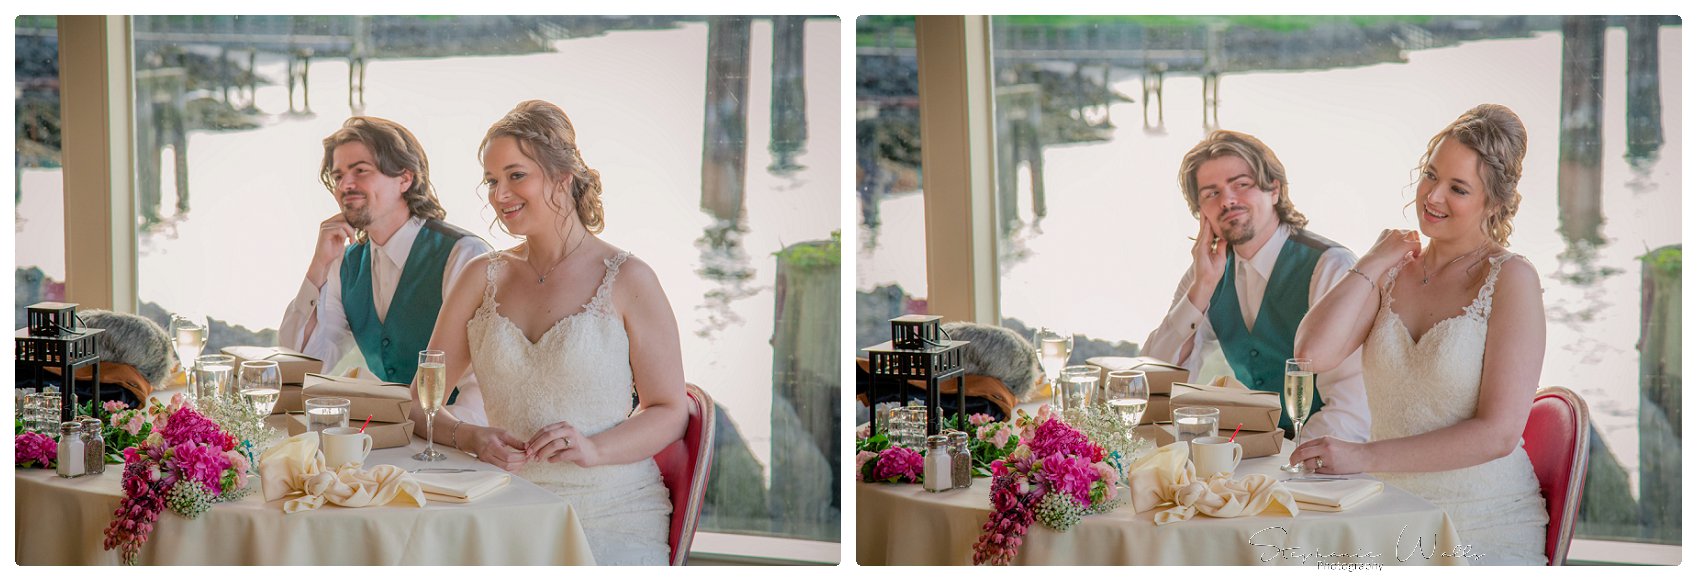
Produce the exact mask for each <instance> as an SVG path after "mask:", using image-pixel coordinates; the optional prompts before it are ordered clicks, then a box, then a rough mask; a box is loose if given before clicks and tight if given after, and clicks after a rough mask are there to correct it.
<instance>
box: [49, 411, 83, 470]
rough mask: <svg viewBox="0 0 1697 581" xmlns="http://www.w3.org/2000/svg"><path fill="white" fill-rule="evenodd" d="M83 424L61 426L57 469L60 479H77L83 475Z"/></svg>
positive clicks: (72, 423)
mask: <svg viewBox="0 0 1697 581" xmlns="http://www.w3.org/2000/svg"><path fill="white" fill-rule="evenodd" d="M80 430H82V424H80V423H77V422H61V423H60V424H59V457H58V458H57V462H58V467H57V468H56V469H55V471H56V472H58V474H59V477H60V478H76V477H78V476H82V475H83V443H82V435H81V434H78V433H77V432H79V431H80Z"/></svg>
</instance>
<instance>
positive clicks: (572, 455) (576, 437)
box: [525, 422, 601, 466]
mask: <svg viewBox="0 0 1697 581" xmlns="http://www.w3.org/2000/svg"><path fill="white" fill-rule="evenodd" d="M525 457H526V458H528V459H530V460H536V461H542V462H574V463H576V464H577V465H579V466H594V465H596V464H599V463H600V462H601V461H600V454H599V453H598V452H597V450H596V449H595V442H594V441H592V440H590V439H589V436H586V435H584V434H583V432H580V431H578V429H577V428H576V427H573V426H572V425H571V424H569V423H566V422H554V423H552V424H548V425H546V426H542V429H540V430H537V431H536V435H534V436H531V437H530V443H529V444H526V445H525Z"/></svg>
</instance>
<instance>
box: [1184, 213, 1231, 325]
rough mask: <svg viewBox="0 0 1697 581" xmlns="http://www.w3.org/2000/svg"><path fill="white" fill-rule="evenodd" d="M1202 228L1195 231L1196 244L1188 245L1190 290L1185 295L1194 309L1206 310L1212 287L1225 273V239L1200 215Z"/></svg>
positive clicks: (1212, 290) (1211, 294)
mask: <svg viewBox="0 0 1697 581" xmlns="http://www.w3.org/2000/svg"><path fill="white" fill-rule="evenodd" d="M1201 222H1202V230H1201V231H1200V232H1197V233H1196V244H1195V245H1193V246H1191V247H1190V274H1191V277H1190V292H1189V293H1188V294H1187V295H1186V296H1187V297H1188V298H1189V299H1190V304H1192V305H1195V306H1196V310H1199V311H1202V312H1208V302H1209V301H1211V300H1213V296H1214V287H1215V286H1218V285H1219V284H1220V277H1222V276H1225V274H1226V241H1225V240H1224V239H1222V238H1219V237H1218V236H1217V235H1216V234H1215V233H1214V225H1213V224H1209V223H1208V218H1207V217H1206V216H1204V217H1202V220H1201Z"/></svg>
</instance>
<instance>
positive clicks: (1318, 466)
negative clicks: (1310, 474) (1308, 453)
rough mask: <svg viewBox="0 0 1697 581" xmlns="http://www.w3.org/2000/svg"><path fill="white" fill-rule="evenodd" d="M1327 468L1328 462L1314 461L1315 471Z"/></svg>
mask: <svg viewBox="0 0 1697 581" xmlns="http://www.w3.org/2000/svg"><path fill="white" fill-rule="evenodd" d="M1325 467H1326V461H1325V460H1321V459H1319V458H1315V459H1314V469H1315V470H1319V469H1321V468H1325Z"/></svg>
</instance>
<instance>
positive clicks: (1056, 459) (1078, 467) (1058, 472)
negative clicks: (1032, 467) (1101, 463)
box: [1041, 454, 1101, 506]
mask: <svg viewBox="0 0 1697 581" xmlns="http://www.w3.org/2000/svg"><path fill="white" fill-rule="evenodd" d="M1041 476H1042V479H1043V481H1044V482H1045V483H1046V484H1047V485H1048V489H1049V490H1053V491H1056V492H1060V493H1063V494H1068V495H1071V496H1072V498H1073V500H1077V501H1078V503H1079V504H1080V505H1083V506H1090V487H1091V485H1093V484H1095V483H1096V480H1097V479H1099V478H1100V477H1101V476H1100V475H1098V474H1097V473H1096V468H1095V466H1092V465H1091V462H1090V461H1088V460H1085V459H1083V458H1079V457H1076V456H1062V455H1060V454H1056V455H1053V456H1049V457H1047V458H1044V459H1043V473H1042V475H1041Z"/></svg>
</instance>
